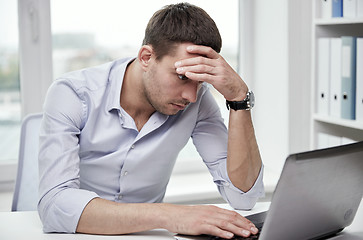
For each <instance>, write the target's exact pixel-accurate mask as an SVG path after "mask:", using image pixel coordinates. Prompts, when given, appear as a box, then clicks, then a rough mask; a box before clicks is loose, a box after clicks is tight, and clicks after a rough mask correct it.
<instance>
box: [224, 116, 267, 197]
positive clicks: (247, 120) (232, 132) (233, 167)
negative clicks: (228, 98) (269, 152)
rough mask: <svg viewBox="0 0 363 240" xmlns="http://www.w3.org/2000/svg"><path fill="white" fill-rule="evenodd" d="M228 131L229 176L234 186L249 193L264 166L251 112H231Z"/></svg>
mask: <svg viewBox="0 0 363 240" xmlns="http://www.w3.org/2000/svg"><path fill="white" fill-rule="evenodd" d="M228 129H229V130H228V153H227V172H228V176H229V178H230V180H231V181H232V183H233V185H235V186H236V187H237V188H239V189H240V190H242V191H244V192H247V191H248V190H250V189H251V187H252V186H253V185H254V183H255V181H256V179H257V177H258V174H259V172H260V169H261V166H262V161H261V156H260V152H259V150H258V145H257V141H256V137H255V133H254V128H253V124H252V119H251V112H250V111H245V110H238V111H235V110H230V115H229V128H228Z"/></svg>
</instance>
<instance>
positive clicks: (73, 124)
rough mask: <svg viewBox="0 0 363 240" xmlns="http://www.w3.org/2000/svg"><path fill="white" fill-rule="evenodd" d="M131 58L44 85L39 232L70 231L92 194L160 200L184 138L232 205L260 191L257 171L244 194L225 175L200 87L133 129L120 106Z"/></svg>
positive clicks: (221, 143)
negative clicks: (182, 104) (172, 111)
mask: <svg viewBox="0 0 363 240" xmlns="http://www.w3.org/2000/svg"><path fill="white" fill-rule="evenodd" d="M132 60H133V59H131V58H128V59H121V60H117V61H114V62H110V63H106V64H103V65H101V66H97V67H93V68H88V69H83V70H80V71H75V72H71V73H68V74H66V75H64V76H62V77H61V78H59V79H57V81H55V82H54V83H53V84H52V85H51V87H50V88H49V90H48V93H47V97H46V101H45V104H44V116H43V120H42V126H41V132H40V149H39V168H40V200H39V204H38V211H39V215H40V217H41V220H42V222H43V227H44V228H43V229H44V231H45V232H70V233H73V232H75V231H76V228H77V224H78V221H79V218H80V216H81V214H82V211H83V209H84V208H85V206H86V205H87V203H88V202H89V201H91V200H92V199H93V198H96V197H101V198H104V199H108V200H111V201H115V202H124V203H143V202H152V203H154V202H162V201H163V197H164V194H165V190H166V187H167V184H168V181H169V178H170V175H171V172H172V169H173V166H174V163H175V161H176V159H177V156H178V153H179V152H180V150H181V149H182V148H183V147H184V146H185V145H186V143H187V142H188V140H189V138H190V137H192V139H193V143H194V145H195V146H196V148H197V151H198V152H199V154H200V155H201V157H202V159H203V161H204V162H205V164H206V165H207V167H208V169H209V171H210V173H211V175H212V176H213V180H214V182H215V183H216V185H217V187H218V189H219V191H220V193H221V195H222V196H223V197H224V199H226V200H227V201H228V202H229V203H230V204H231V205H232V206H233V207H235V208H238V209H250V208H252V207H253V206H254V204H255V203H256V201H257V199H258V197H260V196H263V194H264V188H263V182H262V173H263V169H261V171H260V175H259V177H258V179H257V181H256V183H255V185H254V187H253V188H252V189H251V190H250V191H248V192H246V193H243V192H242V191H240V190H239V189H237V188H236V187H234V186H233V184H232V183H231V181H230V180H229V178H228V175H227V170H226V157H227V129H226V127H225V125H224V123H223V119H222V117H221V114H220V111H219V108H218V106H217V104H216V102H215V100H214V98H213V97H212V95H211V93H210V92H209V90H208V87H207V86H206V85H203V86H202V88H201V89H200V91H199V92H198V99H197V102H196V103H192V104H190V105H189V106H188V107H187V108H186V109H185V110H183V111H180V112H179V113H177V114H176V115H174V116H166V115H163V114H161V113H159V112H155V113H154V114H153V115H152V116H151V117H150V119H149V120H148V121H147V123H146V124H145V125H144V126H143V128H142V129H141V131H140V132H139V131H138V130H137V128H136V125H135V122H134V120H133V119H132V118H131V117H130V115H128V114H127V112H126V111H124V110H123V109H122V108H121V106H120V94H121V87H122V81H123V78H124V73H125V70H126V67H127V64H128V63H129V62H130V61H132ZM195 184H198V183H197V182H196V183H195Z"/></svg>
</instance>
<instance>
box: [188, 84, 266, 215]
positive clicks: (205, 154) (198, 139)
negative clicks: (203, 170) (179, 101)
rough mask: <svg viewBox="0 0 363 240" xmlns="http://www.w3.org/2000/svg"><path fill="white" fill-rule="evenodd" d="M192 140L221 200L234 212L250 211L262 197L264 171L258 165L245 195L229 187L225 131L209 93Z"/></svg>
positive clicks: (202, 101)
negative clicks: (256, 174)
mask: <svg viewBox="0 0 363 240" xmlns="http://www.w3.org/2000/svg"><path fill="white" fill-rule="evenodd" d="M192 138H193V143H194V145H195V146H196V148H197V151H198V152H199V154H200V155H201V157H202V158H203V161H204V162H205V164H206V165H207V167H208V170H209V172H210V173H211V175H212V177H213V181H214V183H215V184H216V185H217V187H218V190H219V192H220V194H221V195H222V197H223V198H224V199H225V200H226V201H227V202H228V203H229V204H230V205H231V206H232V207H233V208H235V209H241V210H249V209H251V208H253V207H254V205H255V204H256V202H257V200H258V198H260V197H263V196H264V194H265V191H264V185H263V168H264V167H263V165H262V167H261V169H260V173H259V175H258V177H257V179H256V181H255V183H254V185H253V187H252V188H251V189H250V190H249V191H248V192H243V191H241V190H240V189H238V188H237V187H235V186H234V185H233V183H232V182H231V180H230V179H229V177H228V173H227V145H228V130H227V128H226V126H225V124H224V123H223V119H222V117H221V114H220V110H219V107H218V105H217V103H216V102H215V100H214V98H213V96H212V95H211V94H210V92H209V91H206V93H205V94H204V95H203V99H202V100H201V104H200V107H199V114H198V121H197V124H196V127H195V129H194V131H193V134H192Z"/></svg>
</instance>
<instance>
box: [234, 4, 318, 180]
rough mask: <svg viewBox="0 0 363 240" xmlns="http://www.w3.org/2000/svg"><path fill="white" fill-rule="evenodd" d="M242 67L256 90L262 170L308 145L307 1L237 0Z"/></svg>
mask: <svg viewBox="0 0 363 240" xmlns="http://www.w3.org/2000/svg"><path fill="white" fill-rule="evenodd" d="M240 3H241V6H240V11H241V14H240V23H241V25H240V28H241V31H240V48H241V55H240V73H241V74H242V76H243V77H244V79H245V80H246V82H247V83H248V85H249V86H250V88H251V89H253V90H254V91H255V95H256V107H255V109H253V119H254V125H255V131H256V135H257V140H258V143H259V146H260V151H261V154H262V158H263V161H264V163H265V165H266V167H267V169H266V170H268V171H273V172H274V173H275V174H278V173H279V172H280V171H281V169H282V166H283V163H284V160H285V158H286V156H287V155H288V154H290V153H293V152H300V151H306V150H308V149H309V139H310V136H309V134H310V131H309V129H310V127H309V125H310V104H309V100H308V99H310V97H311V95H310V77H311V76H310V72H311V70H310V68H311V66H310V62H311V19H312V18H311V1H303V0H274V1H269V0H243V1H241V2H240Z"/></svg>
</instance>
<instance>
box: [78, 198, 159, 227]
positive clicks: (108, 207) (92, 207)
mask: <svg viewBox="0 0 363 240" xmlns="http://www.w3.org/2000/svg"><path fill="white" fill-rule="evenodd" d="M165 207H166V206H165V205H164V204H154V203H116V202H112V201H109V200H105V199H101V198H95V199H93V200H92V201H90V202H89V203H88V205H87V206H86V207H85V209H84V211H83V213H82V215H81V217H80V220H79V223H78V226H77V232H80V233H90V234H127V233H133V232H140V231H146V230H150V229H155V228H165V222H166V220H165V219H166V214H165V213H166V209H165Z"/></svg>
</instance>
